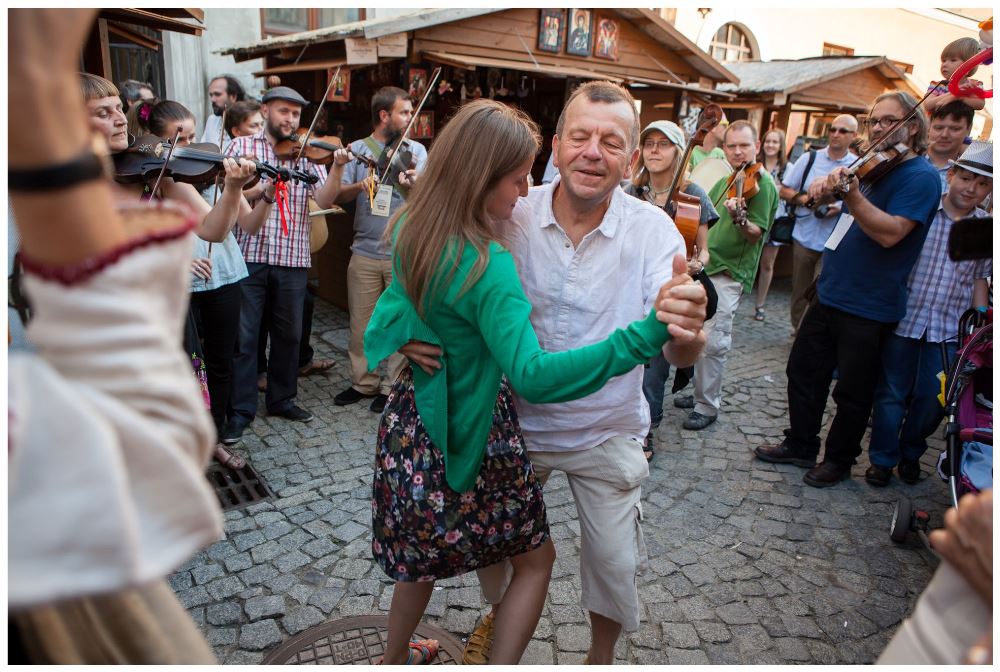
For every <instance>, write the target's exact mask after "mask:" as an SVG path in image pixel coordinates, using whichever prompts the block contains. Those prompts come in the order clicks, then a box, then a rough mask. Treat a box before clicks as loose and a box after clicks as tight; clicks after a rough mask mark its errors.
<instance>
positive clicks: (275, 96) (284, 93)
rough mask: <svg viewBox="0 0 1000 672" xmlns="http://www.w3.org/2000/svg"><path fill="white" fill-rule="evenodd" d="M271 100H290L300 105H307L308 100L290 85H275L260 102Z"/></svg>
mask: <svg viewBox="0 0 1000 672" xmlns="http://www.w3.org/2000/svg"><path fill="white" fill-rule="evenodd" d="M271 100H288V101H291V102H293V103H298V104H299V105H306V104H308V103H309V101H308V100H306V99H305V98H303V97H302V96H300V95H299V92H298V91H296V90H295V89H293V88H292V87H290V86H275V87H272V88H270V89H268V90H267V93H265V94H264V97H263V98H261V99H260V102H262V103H266V102H268V101H271Z"/></svg>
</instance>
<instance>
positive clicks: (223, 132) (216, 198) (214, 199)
mask: <svg viewBox="0 0 1000 672" xmlns="http://www.w3.org/2000/svg"><path fill="white" fill-rule="evenodd" d="M228 111H229V106H228V105H226V106H225V107H224V108H222V124H221V125H222V128H221V129H219V152H222V143H223V142H225V140H226V112H228ZM220 177H222V171H219V174H218V175H216V176H215V191H214V192H212V207H213V208H214V207H215V204H216V203H218V202H219V183H220V180H219V178H220ZM208 256H209V258H211V257H212V242H211V241H209V243H208Z"/></svg>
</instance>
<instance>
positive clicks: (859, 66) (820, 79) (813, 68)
mask: <svg viewBox="0 0 1000 672" xmlns="http://www.w3.org/2000/svg"><path fill="white" fill-rule="evenodd" d="M728 67H729V69H730V70H732V71H733V72H734V73H735V74H736V76H737V77H739V78H740V81H739V84H722V85H720V87H719V88H721V89H723V90H724V91H731V92H733V93H736V94H739V95H758V94H771V93H784V94H786V95H790V94H793V93H799V92H801V91H804V90H806V89H808V88H810V87H813V86H816V85H819V84H823V83H825V82H829V81H831V80H834V79H837V78H840V77H846V76H847V75H851V74H853V73H855V72H858V71H860V70H865V69H867V68H875V69H877V70H878V72H879V74H881V75H882V76H883V77H885V78H886V80H888V81H890V82H893V83H894V84H895V85H896V86H897V88H899V89H902V90H909V91H910V92H911V93H916V94H918V95H923V92H922V91H919V90H918V89H917V87H916V85H915V84H913V82H912V81H910V79H909V78H908V77H907V76H906V73H904V72H903V71H902V70H901V69H900V68H899V66H897V65H895V64H894V63H893V62H892V61H890V60H889V59H888V58H886V57H885V56H815V57H812V58H801V59H798V60H779V61H745V62H740V63H729V64H728Z"/></svg>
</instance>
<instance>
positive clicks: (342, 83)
mask: <svg viewBox="0 0 1000 672" xmlns="http://www.w3.org/2000/svg"><path fill="white" fill-rule="evenodd" d="M327 72H328V74H327V77H333V75H334V73H336V72H337V70H336V68H329V69H328V71H327ZM329 100H330V102H333V103H347V102H350V100H351V71H350V70H348V69H346V68H341V69H340V72H339V73H337V80H336V81H335V82H334V83H333V88H331V89H330V98H329Z"/></svg>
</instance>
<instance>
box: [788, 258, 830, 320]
mask: <svg viewBox="0 0 1000 672" xmlns="http://www.w3.org/2000/svg"><path fill="white" fill-rule="evenodd" d="M822 270H823V253H822V252H813V251H812V250H810V249H809V248H808V247H803V246H802V245H800V244H799V242H798V241H797V240H793V241H792V302H791V312H790V314H791V319H792V331H793V332H797V331H798V329H799V323H801V322H802V316H803V315H805V314H806V308H808V307H809V300H808V299H806V290H807V289H809V286H810V285H811V284H812V283H813V281H814V280H816V278H818V277H819V273H820V271H822Z"/></svg>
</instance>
